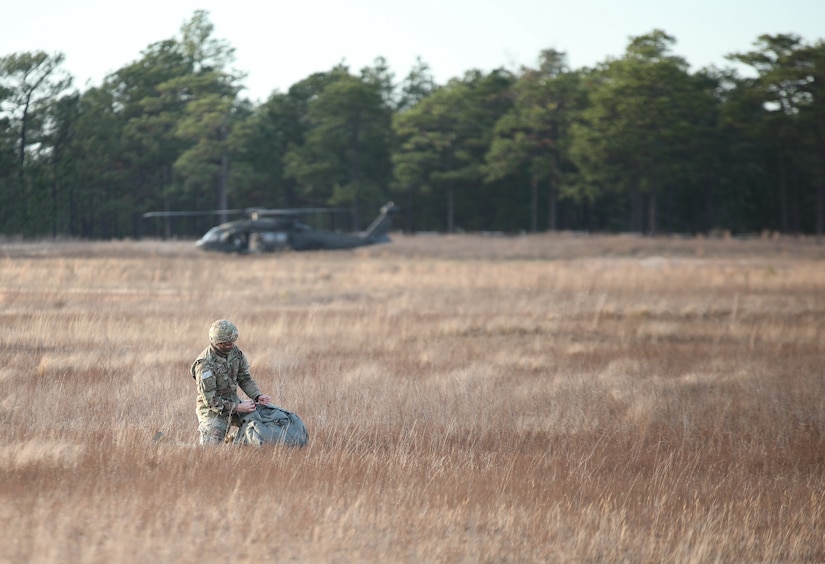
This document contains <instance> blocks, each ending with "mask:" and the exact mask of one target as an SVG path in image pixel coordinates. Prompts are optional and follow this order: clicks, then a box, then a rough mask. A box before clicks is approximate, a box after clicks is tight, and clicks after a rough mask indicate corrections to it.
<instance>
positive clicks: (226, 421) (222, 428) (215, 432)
mask: <svg viewBox="0 0 825 564" xmlns="http://www.w3.org/2000/svg"><path fill="white" fill-rule="evenodd" d="M233 421H234V424H235V425H239V422H238V416H237V415H235V414H233V415H232V417H231V418H230V417H229V416H228V415H218V414H217V413H214V412H209V413H205V414H203V413H198V431H199V432H200V444H202V445H220V444H223V442H224V438H225V437H226V432H227V430H228V429H229V426H230V425H232V424H233Z"/></svg>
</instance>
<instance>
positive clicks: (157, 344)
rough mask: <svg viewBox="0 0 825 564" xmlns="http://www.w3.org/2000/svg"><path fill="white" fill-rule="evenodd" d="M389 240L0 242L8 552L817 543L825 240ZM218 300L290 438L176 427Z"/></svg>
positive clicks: (1, 450)
mask: <svg viewBox="0 0 825 564" xmlns="http://www.w3.org/2000/svg"><path fill="white" fill-rule="evenodd" d="M395 239H396V241H395V242H394V243H392V244H390V245H383V246H379V247H371V248H365V249H359V250H356V251H345V252H321V253H287V254H282V255H276V256H272V255H261V256H246V257H238V256H226V255H210V254H205V253H200V252H198V251H196V250H195V249H194V248H193V246H192V245H191V243H189V242H157V241H141V242H129V241H124V242H108V243H83V242H43V243H22V242H15V241H6V242H2V243H0V321H2V326H3V331H2V333H0V355H2V362H0V424H1V426H0V502H2V503H0V517H1V519H0V522H2V523H3V527H4V529H5V530H4V531H3V538H4V542H3V548H2V550H1V551H0V561H3V562H107V563H111V562H118V563H119V562H126V563H130V562H146V561H149V562H158V563H160V562H170V563H171V562H196V561H199V562H200V561H203V562H224V561H230V562H252V561H259V560H261V559H265V560H286V561H297V562H316V561H322V562H379V561H381V562H519V563H520V562H712V561H719V562H822V561H825V540H823V539H825V434H824V433H825V368H823V367H824V366H825V315H824V314H825V245H820V244H817V242H816V241H814V240H800V239H791V238H776V237H774V238H764V239H756V240H749V241H741V240H730V239H727V240H726V239H719V240H710V239H690V240H688V239H664V238H662V239H649V238H639V237H633V236H617V237H576V236H572V235H559V236H534V237H533V236H531V237H520V238H481V237H474V236H451V237H402V236H397V237H395ZM218 318H229V319H231V320H233V321H234V322H235V323H236V324H237V325H238V327H239V329H240V339H239V341H238V345H239V346H240V347H241V348H242V349H243V350H244V352H245V353H246V354H247V356H248V357H249V358H250V360H251V363H252V372H253V375H254V376H255V378H256V380H257V382H258V383H259V384H260V386H261V388H262V389H263V390H264V391H265V392H268V393H270V395H272V396H273V399H274V403H276V404H277V405H279V406H281V407H284V408H286V409H289V410H292V411H295V412H296V413H298V414H299V415H300V416H301V417H302V418H303V420H304V421H305V423H306V424H307V427H308V428H309V431H310V437H311V443H310V445H309V446H308V447H306V448H302V449H294V448H293V449H291V448H285V447H273V446H270V447H264V448H255V447H231V446H227V447H219V448H212V449H204V448H201V447H198V446H196V443H197V422H196V418H195V414H194V398H195V387H194V383H193V381H192V379H191V377H190V376H189V374H188V369H189V365H190V363H191V362H192V360H193V359H194V358H195V357H196V356H197V355H198V353H200V351H201V350H203V349H204V348H205V347H206V346H207V344H208V339H207V330H208V327H209V325H210V324H211V322H212V321H214V320H215V319H218ZM159 431H160V432H162V433H163V438H162V439H161V440H159V441H155V440H153V439H154V437H155V436H156V434H157V433H158V432H159Z"/></svg>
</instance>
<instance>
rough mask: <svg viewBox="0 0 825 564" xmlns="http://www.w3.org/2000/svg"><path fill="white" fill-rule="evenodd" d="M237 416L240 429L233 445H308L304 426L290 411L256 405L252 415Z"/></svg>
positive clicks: (307, 433)
mask: <svg viewBox="0 0 825 564" xmlns="http://www.w3.org/2000/svg"><path fill="white" fill-rule="evenodd" d="M238 415H239V417H240V422H241V427H240V429H238V432H237V434H236V435H235V439H234V440H233V441H232V443H233V444H236V445H255V446H261V445H263V444H267V443H277V444H284V445H289V446H306V444H307V443H309V432H308V431H307V428H306V425H304V422H303V421H301V418H300V417H298V416H297V415H296V414H294V413H292V412H291V411H287V410H285V409H281V408H280V407H276V406H274V405H258V406H257V409H255V411H253V412H252V413H245V414H240V413H239V414H238Z"/></svg>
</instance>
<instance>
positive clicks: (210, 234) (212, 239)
mask: <svg viewBox="0 0 825 564" xmlns="http://www.w3.org/2000/svg"><path fill="white" fill-rule="evenodd" d="M220 238H221V228H220V227H213V228H212V229H210V230H209V231H207V232H206V233H205V234H204V236H203V237H201V241H203V242H204V243H217V242H218V241H219V240H220Z"/></svg>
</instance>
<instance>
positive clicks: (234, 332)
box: [209, 319, 238, 345]
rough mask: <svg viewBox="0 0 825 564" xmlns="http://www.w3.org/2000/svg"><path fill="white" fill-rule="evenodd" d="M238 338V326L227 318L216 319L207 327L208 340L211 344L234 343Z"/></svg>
mask: <svg viewBox="0 0 825 564" xmlns="http://www.w3.org/2000/svg"><path fill="white" fill-rule="evenodd" d="M237 340H238V328H237V327H235V324H234V323H232V322H231V321H229V320H228V319H218V320H217V321H216V322H215V323H213V324H212V326H211V327H210V328H209V342H210V343H212V344H213V345H217V344H218V343H234V342H235V341H237Z"/></svg>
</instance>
